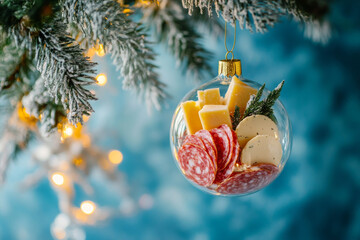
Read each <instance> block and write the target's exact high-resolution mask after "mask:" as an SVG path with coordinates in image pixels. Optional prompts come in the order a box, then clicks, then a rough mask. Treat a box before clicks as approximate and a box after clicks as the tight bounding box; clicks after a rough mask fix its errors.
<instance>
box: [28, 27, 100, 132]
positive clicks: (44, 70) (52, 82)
mask: <svg viewBox="0 0 360 240" xmlns="http://www.w3.org/2000/svg"><path fill="white" fill-rule="evenodd" d="M35 48H36V56H35V58H36V59H37V69H38V70H39V71H40V72H41V76H42V78H43V79H45V86H46V87H47V89H48V92H49V93H50V95H51V97H53V98H54V99H55V104H58V103H60V101H61V103H62V105H63V107H64V109H66V110H68V114H67V118H68V120H69V122H70V123H72V124H74V125H75V124H76V123H78V122H82V117H83V115H84V114H86V115H90V113H91V112H93V111H94V110H93V108H92V107H91V105H90V103H89V100H96V98H95V96H94V94H93V93H91V92H90V91H89V90H88V89H86V88H85V86H87V85H90V84H93V83H94V82H95V81H96V80H95V78H94V77H93V74H94V73H95V70H94V69H93V67H94V65H95V64H94V63H92V62H90V61H89V59H88V58H87V57H84V52H83V50H82V49H81V48H80V47H79V45H77V44H76V43H75V41H74V39H72V38H71V37H69V36H67V35H66V26H65V25H64V24H62V23H61V22H59V21H57V22H56V21H55V22H54V24H53V25H52V26H49V27H48V28H46V29H41V30H40V31H39V32H38V37H37V41H36V43H35Z"/></svg>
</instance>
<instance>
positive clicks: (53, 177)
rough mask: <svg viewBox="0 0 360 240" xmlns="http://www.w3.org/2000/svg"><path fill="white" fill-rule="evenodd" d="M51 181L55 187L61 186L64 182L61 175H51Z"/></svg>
mask: <svg viewBox="0 0 360 240" xmlns="http://www.w3.org/2000/svg"><path fill="white" fill-rule="evenodd" d="M51 181H52V182H53V183H54V184H55V185H57V186H61V185H63V184H64V182H65V177H64V175H63V174H62V173H53V174H52V175H51Z"/></svg>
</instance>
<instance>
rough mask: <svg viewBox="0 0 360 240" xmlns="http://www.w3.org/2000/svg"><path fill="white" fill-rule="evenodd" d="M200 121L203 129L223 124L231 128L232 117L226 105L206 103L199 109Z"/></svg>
mask: <svg viewBox="0 0 360 240" xmlns="http://www.w3.org/2000/svg"><path fill="white" fill-rule="evenodd" d="M199 116H200V121H201V125H202V127H203V129H206V130H210V129H213V128H217V127H219V126H221V125H222V124H227V125H228V126H229V127H230V128H231V119H230V114H229V110H228V108H227V106H226V105H204V107H203V108H202V109H201V110H200V111H199Z"/></svg>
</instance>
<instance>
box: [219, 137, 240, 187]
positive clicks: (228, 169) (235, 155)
mask: <svg viewBox="0 0 360 240" xmlns="http://www.w3.org/2000/svg"><path fill="white" fill-rule="evenodd" d="M232 134H233V145H234V148H233V149H232V154H231V159H230V162H229V164H228V165H227V166H226V167H225V168H224V169H223V170H221V171H218V172H217V173H216V177H215V181H214V183H215V184H220V183H221V182H223V181H224V180H225V179H226V178H228V177H229V176H230V175H231V174H232V173H233V171H234V168H235V164H236V163H237V161H238V158H239V154H240V145H239V143H238V141H237V137H236V133H235V132H234V131H232Z"/></svg>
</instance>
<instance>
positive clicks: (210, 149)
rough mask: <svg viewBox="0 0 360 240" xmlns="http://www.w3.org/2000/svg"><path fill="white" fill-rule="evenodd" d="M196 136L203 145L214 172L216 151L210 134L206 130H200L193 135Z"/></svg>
mask: <svg viewBox="0 0 360 240" xmlns="http://www.w3.org/2000/svg"><path fill="white" fill-rule="evenodd" d="M195 135H196V136H198V137H199V138H200V139H201V140H202V141H203V143H204V145H205V149H206V152H207V153H208V154H209V156H210V157H211V160H212V161H213V164H214V168H215V171H216V170H217V163H216V160H217V150H216V146H215V142H214V139H213V137H212V136H211V133H210V132H209V131H208V130H200V131H197V132H196V133H195Z"/></svg>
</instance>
